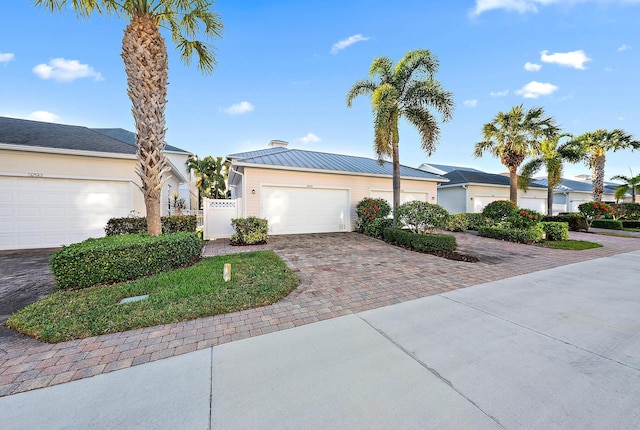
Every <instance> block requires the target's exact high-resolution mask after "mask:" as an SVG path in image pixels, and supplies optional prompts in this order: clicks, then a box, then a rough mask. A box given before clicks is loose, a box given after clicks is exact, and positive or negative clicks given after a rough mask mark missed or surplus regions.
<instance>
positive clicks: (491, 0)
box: [471, 0, 639, 15]
mask: <svg viewBox="0 0 640 430" xmlns="http://www.w3.org/2000/svg"><path fill="white" fill-rule="evenodd" d="M578 3H621V4H637V3H639V2H638V0H568V1H567V0H476V6H475V7H474V8H473V11H472V13H471V14H472V15H480V14H482V13H483V12H488V11H490V10H494V9H504V10H506V11H508V12H517V13H520V14H524V13H527V12H533V13H536V12H538V10H539V7H541V6H547V5H551V4H558V5H559V6H566V5H567V4H569V5H574V4H578Z"/></svg>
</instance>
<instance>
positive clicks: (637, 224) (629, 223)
mask: <svg viewBox="0 0 640 430" xmlns="http://www.w3.org/2000/svg"><path fill="white" fill-rule="evenodd" d="M622 227H624V228H640V221H626V220H623V221H622Z"/></svg>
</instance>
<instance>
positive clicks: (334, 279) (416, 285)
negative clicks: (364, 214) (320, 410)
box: [0, 233, 640, 395]
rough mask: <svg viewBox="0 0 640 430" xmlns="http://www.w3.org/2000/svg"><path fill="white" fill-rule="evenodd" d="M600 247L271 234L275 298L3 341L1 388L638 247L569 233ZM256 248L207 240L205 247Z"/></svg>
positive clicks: (13, 389) (465, 238) (15, 388)
mask: <svg viewBox="0 0 640 430" xmlns="http://www.w3.org/2000/svg"><path fill="white" fill-rule="evenodd" d="M572 236H573V237H574V238H577V239H589V240H595V241H598V242H601V243H603V244H604V245H605V247H604V248H598V249H592V250H586V251H580V252H575V251H563V250H551V249H545V248H538V247H533V246H527V245H520V244H514V243H508V242H501V241H496V240H492V239H486V238H481V237H478V236H475V235H473V234H469V233H459V234H456V237H457V239H458V244H459V248H458V250H459V251H460V252H462V253H466V254H471V255H474V256H476V257H478V258H480V262H478V263H465V262H456V261H450V260H446V259H443V258H439V257H434V256H431V255H426V254H419V253H415V252H411V251H407V250H405V249H401V248H398V247H394V246H391V245H387V244H385V243H383V242H381V241H378V240H375V239H371V238H368V237H365V236H362V235H359V234H356V233H339V234H312V235H294V236H276V237H273V238H272V240H271V242H270V243H269V244H268V245H264V246H261V247H258V248H268V249H274V250H275V251H276V252H277V253H278V254H279V255H280V256H281V257H282V258H283V259H284V260H285V261H286V262H287V264H288V265H289V266H290V267H291V268H292V269H293V270H294V271H296V273H297V274H298V276H299V277H300V281H301V282H300V286H299V287H298V288H297V289H296V290H295V291H293V292H292V293H291V294H290V295H289V296H287V297H286V298H284V299H283V300H281V301H280V302H278V303H276V304H274V305H271V306H266V307H262V308H258V309H251V310H246V311H242V312H235V313H232V314H226V315H219V316H215V317H209V318H201V319H197V320H193V321H184V322H179V323H174V324H166V325H162V326H156V327H149V328H145V329H139V330H132V331H128V332H124V333H115V334H110V335H103V336H98V337H93V338H87V339H83V340H77V341H71V342H63V343H60V344H56V345H49V344H38V343H35V342H31V345H30V346H28V347H25V346H24V345H23V344H17V345H3V349H4V351H5V352H3V353H0V395H8V394H12V393H17V392H21V391H27V390H31V389H34V388H40V387H45V386H49V385H55V384H59V383H63V382H68V381H71V380H76V379H81V378H85V377H89V376H94V375H97V374H101V373H106V372H111V371H114V370H118V369H123V368H127V367H131V366H135V365H138V364H143V363H147V362H150V361H155V360H158V359H162V358H167V357H170V356H174V355H180V354H183V353H186V352H191V351H195V350H198V349H204V348H207V347H210V346H213V345H217V344H221V343H225V342H229V341H234V340H238V339H243V338H247V337H251V336H257V335H261V334H265V333H269V332H273V331H278V330H283V329H287V328H292V327H295V326H299V325H303V324H308V323H311V322H315V321H319V320H325V319H329V318H333V317H337V316H341V315H347V314H352V313H355V312H360V311H364V310H368V309H375V308H379V307H382V306H386V305H390V304H394V303H399V302H404V301H407V300H411V299H416V298H420V297H425V296H429V295H433V294H437V293H441V292H445V291H450V290H454V289H457V288H461V287H467V286H471V285H476V284H479V283H484V282H488V281H494V280H498V279H503V278H507V277H511V276H515V275H519V274H525V273H531V272H534V271H537V270H541V269H547V268H551V267H557V266H561V265H565V264H570V263H574V262H578V261H584V260H589V259H593V258H599V257H604V256H610V255H614V254H618V253H622V252H628V251H632V250H637V249H640V240H638V239H635V238H617V237H608V236H595V235H592V234H585V233H572ZM253 249H256V248H255V247H251V248H237V247H230V246H228V244H227V243H226V242H225V241H215V242H210V243H209V244H208V245H207V247H206V249H205V255H217V254H224V253H229V252H238V251H241V252H242V251H248V250H253Z"/></svg>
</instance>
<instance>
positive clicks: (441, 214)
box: [396, 200, 449, 233]
mask: <svg viewBox="0 0 640 430" xmlns="http://www.w3.org/2000/svg"><path fill="white" fill-rule="evenodd" d="M448 216H449V212H447V210H446V209H445V208H443V207H442V206H439V205H436V204H433V203H427V202H421V201H418V200H414V201H411V202H407V203H403V204H401V205H400V206H398V210H397V213H396V217H397V220H399V221H400V222H401V223H402V224H403V225H406V226H407V227H408V228H409V229H411V231H413V232H414V233H424V232H430V233H432V232H433V231H434V230H435V229H436V228H443V227H444V225H445V223H446V221H447V217H448Z"/></svg>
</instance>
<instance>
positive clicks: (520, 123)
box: [473, 105, 559, 204]
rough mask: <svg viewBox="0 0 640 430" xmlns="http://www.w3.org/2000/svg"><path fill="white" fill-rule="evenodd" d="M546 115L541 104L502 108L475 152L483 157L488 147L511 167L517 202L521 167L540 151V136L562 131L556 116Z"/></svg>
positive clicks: (512, 195) (511, 187)
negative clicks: (556, 123)
mask: <svg viewBox="0 0 640 430" xmlns="http://www.w3.org/2000/svg"><path fill="white" fill-rule="evenodd" d="M543 116H544V110H543V109H542V108H541V107H533V108H531V109H529V110H524V108H523V105H518V106H514V107H513V108H511V110H510V111H509V112H499V113H498V114H497V115H496V116H495V118H494V119H493V121H491V122H489V123H487V124H485V125H484V127H483V129H482V135H483V140H482V141H481V142H478V143H476V146H475V150H474V153H473V155H474V156H476V157H482V154H483V153H484V152H485V151H488V152H489V153H491V154H492V155H493V156H494V157H499V158H500V161H501V162H502V164H503V165H504V166H505V167H506V168H507V169H509V181H510V183H509V200H511V201H512V202H513V203H515V204H518V173H517V172H518V167H519V166H520V164H522V162H523V161H524V160H525V158H527V157H528V156H530V155H533V154H536V153H538V151H539V150H540V139H542V138H545V137H548V136H553V135H554V134H557V133H558V131H559V129H558V127H556V125H555V120H554V119H553V118H552V117H547V118H544V117H543Z"/></svg>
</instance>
